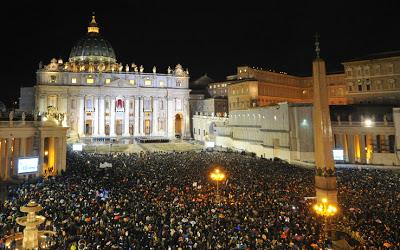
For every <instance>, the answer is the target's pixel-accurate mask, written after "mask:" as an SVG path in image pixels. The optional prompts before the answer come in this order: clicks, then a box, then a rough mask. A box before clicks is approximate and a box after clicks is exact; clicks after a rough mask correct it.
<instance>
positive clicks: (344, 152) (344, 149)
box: [340, 134, 349, 162]
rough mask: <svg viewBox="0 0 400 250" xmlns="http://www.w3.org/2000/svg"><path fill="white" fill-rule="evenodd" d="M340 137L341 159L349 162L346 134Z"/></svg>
mask: <svg viewBox="0 0 400 250" xmlns="http://www.w3.org/2000/svg"><path fill="white" fill-rule="evenodd" d="M340 136H341V137H342V142H343V159H344V161H346V162H348V161H349V153H348V151H349V147H348V143H347V136H346V134H340Z"/></svg>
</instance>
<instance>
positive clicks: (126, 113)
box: [123, 97, 130, 136]
mask: <svg viewBox="0 0 400 250" xmlns="http://www.w3.org/2000/svg"><path fill="white" fill-rule="evenodd" d="M129 102H130V100H129V97H125V110H124V134H123V135H124V136H130V135H129Z"/></svg>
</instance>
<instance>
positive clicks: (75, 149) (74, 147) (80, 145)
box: [72, 144, 83, 151]
mask: <svg viewBox="0 0 400 250" xmlns="http://www.w3.org/2000/svg"><path fill="white" fill-rule="evenodd" d="M82 149H83V145H82V144H73V145H72V150H74V151H82Z"/></svg>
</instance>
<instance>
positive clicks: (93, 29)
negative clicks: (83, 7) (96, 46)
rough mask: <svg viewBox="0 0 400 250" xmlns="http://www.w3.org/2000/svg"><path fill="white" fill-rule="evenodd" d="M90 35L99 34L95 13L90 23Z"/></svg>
mask: <svg viewBox="0 0 400 250" xmlns="http://www.w3.org/2000/svg"><path fill="white" fill-rule="evenodd" d="M88 33H99V27H98V26H97V22H96V15H95V12H94V11H93V12H92V21H90V23H89V27H88Z"/></svg>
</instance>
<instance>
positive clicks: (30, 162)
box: [17, 157, 39, 174]
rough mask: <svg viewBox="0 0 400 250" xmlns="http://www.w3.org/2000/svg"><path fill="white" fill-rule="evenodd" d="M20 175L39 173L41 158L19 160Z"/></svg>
mask: <svg viewBox="0 0 400 250" xmlns="http://www.w3.org/2000/svg"><path fill="white" fill-rule="evenodd" d="M17 164H18V174H25V173H33V172H37V171H38V166H39V157H25V158H18V163H17Z"/></svg>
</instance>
